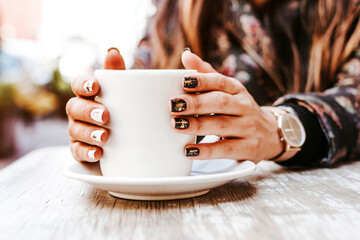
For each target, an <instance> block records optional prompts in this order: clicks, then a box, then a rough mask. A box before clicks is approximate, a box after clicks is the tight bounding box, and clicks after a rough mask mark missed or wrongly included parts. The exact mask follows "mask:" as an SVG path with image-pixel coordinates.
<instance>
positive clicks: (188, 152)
mask: <svg viewBox="0 0 360 240" xmlns="http://www.w3.org/2000/svg"><path fill="white" fill-rule="evenodd" d="M185 150H186V156H187V157H192V156H198V155H199V154H200V149H198V148H196V147H190V148H185Z"/></svg>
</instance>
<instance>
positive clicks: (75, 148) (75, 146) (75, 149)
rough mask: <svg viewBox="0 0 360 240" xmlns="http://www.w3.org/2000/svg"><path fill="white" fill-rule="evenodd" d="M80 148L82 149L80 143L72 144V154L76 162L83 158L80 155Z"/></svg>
mask: <svg viewBox="0 0 360 240" xmlns="http://www.w3.org/2000/svg"><path fill="white" fill-rule="evenodd" d="M79 147H80V144H79V143H78V142H74V143H71V145H70V150H71V154H72V156H73V158H74V159H75V160H76V161H80V160H81V158H80V156H79V154H78V149H79Z"/></svg>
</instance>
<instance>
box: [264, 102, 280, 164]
mask: <svg viewBox="0 0 360 240" xmlns="http://www.w3.org/2000/svg"><path fill="white" fill-rule="evenodd" d="M261 108H262V110H263V112H264V113H265V116H266V119H267V120H268V131H269V135H268V138H267V148H266V152H265V154H264V159H266V160H270V159H275V158H276V157H278V156H279V155H281V154H282V153H283V152H284V149H285V146H284V142H283V141H281V138H280V135H279V127H278V122H277V119H276V117H275V116H274V114H273V111H272V108H275V107H267V106H264V107H261ZM277 110H278V109H277ZM278 111H283V112H284V113H285V111H284V110H282V109H279V110H278Z"/></svg>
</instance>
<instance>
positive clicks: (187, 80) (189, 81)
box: [184, 77, 199, 88]
mask: <svg viewBox="0 0 360 240" xmlns="http://www.w3.org/2000/svg"><path fill="white" fill-rule="evenodd" d="M198 85H199V81H198V80H197V78H194V77H184V87H186V88H196V87H197V86H198Z"/></svg>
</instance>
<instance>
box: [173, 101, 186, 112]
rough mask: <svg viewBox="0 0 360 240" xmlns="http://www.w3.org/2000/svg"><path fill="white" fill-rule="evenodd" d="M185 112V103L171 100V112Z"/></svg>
mask: <svg viewBox="0 0 360 240" xmlns="http://www.w3.org/2000/svg"><path fill="white" fill-rule="evenodd" d="M185 110H186V102H185V100H183V99H172V100H171V111H172V112H182V111H185Z"/></svg>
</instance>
